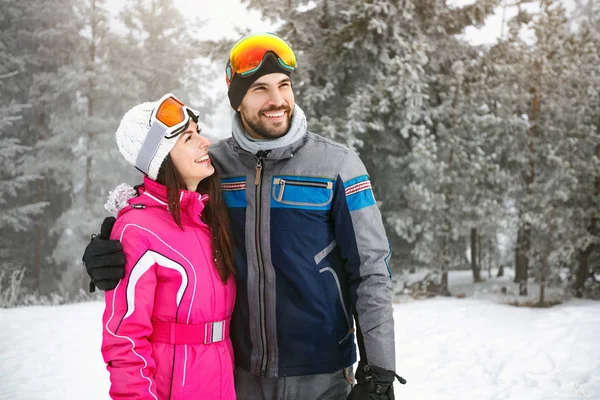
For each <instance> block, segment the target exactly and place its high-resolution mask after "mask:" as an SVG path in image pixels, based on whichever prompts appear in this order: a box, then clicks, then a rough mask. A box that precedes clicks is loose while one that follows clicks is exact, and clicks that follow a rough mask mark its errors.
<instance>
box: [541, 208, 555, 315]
mask: <svg viewBox="0 0 600 400" xmlns="http://www.w3.org/2000/svg"><path fill="white" fill-rule="evenodd" d="M553 214H554V210H553V209H550V211H549V212H548V218H547V220H548V235H547V242H546V251H545V252H544V259H543V260H542V271H541V272H542V273H541V274H540V298H539V301H538V304H539V305H543V304H544V300H545V299H544V294H545V293H544V292H545V288H546V284H547V283H548V275H549V274H550V268H549V266H548V256H549V255H550V250H551V249H552V216H553Z"/></svg>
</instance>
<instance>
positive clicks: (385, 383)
mask: <svg viewBox="0 0 600 400" xmlns="http://www.w3.org/2000/svg"><path fill="white" fill-rule="evenodd" d="M394 378H398V381H400V383H401V384H403V385H404V384H405V383H406V380H405V379H404V378H402V377H400V376H398V375H396V373H395V372H394V371H388V370H387V369H383V368H381V367H377V366H375V365H368V364H365V363H363V362H362V361H361V362H359V363H358V370H357V371H356V381H357V382H358V383H357V384H356V385H354V387H353V388H352V391H351V392H350V394H349V395H348V398H347V400H394Z"/></svg>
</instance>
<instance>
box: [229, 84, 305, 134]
mask: <svg viewBox="0 0 600 400" xmlns="http://www.w3.org/2000/svg"><path fill="white" fill-rule="evenodd" d="M293 110H294V92H293V91H292V81H291V80H290V78H289V77H288V76H287V75H285V74H281V73H274V74H267V75H264V76H261V77H260V78H258V79H257V80H256V81H255V82H254V83H253V84H252V86H250V89H248V92H246V95H245V96H244V98H243V99H242V103H241V104H240V106H239V107H238V111H239V112H240V115H241V117H242V124H243V125H244V129H245V130H246V132H248V135H250V136H251V137H252V138H254V139H277V138H279V137H281V136H283V135H285V134H286V133H287V131H288V129H290V123H291V120H292V112H293Z"/></svg>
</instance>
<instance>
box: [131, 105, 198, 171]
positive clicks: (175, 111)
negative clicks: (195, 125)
mask: <svg viewBox="0 0 600 400" xmlns="http://www.w3.org/2000/svg"><path fill="white" fill-rule="evenodd" d="M199 116H200V113H199V112H198V111H196V110H194V109H192V108H190V107H188V106H186V105H185V104H183V103H182V102H181V101H179V100H178V99H177V97H175V96H174V95H173V94H171V93H167V94H166V95H164V96H163V97H162V98H161V99H160V100H159V101H158V105H157V106H156V108H155V109H154V110H153V111H152V114H151V115H150V121H149V123H150V130H149V131H148V134H147V135H146V139H145V140H144V143H143V144H142V148H141V149H140V152H139V154H138V156H137V159H136V161H135V166H136V168H137V169H139V170H140V171H142V172H143V173H144V174H146V175H147V174H148V171H149V169H150V163H151V162H152V159H153V158H154V156H155V155H156V151H157V150H158V147H159V146H160V143H161V141H162V140H163V139H173V138H175V137H177V136H178V135H179V134H180V133H181V132H183V131H185V130H186V128H187V127H188V125H189V124H190V120H191V119H192V118H194V119H195V120H196V121H197V120H198V117H199Z"/></svg>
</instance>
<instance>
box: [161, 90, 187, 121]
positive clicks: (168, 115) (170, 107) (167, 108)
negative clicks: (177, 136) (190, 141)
mask: <svg viewBox="0 0 600 400" xmlns="http://www.w3.org/2000/svg"><path fill="white" fill-rule="evenodd" d="M183 107H184V104H183V103H182V102H180V101H179V100H177V99H176V98H175V97H168V98H166V99H165V100H163V101H162V103H161V104H160V105H159V106H158V111H157V112H156V119H157V120H159V121H160V122H162V123H163V124H165V125H166V126H168V127H169V128H171V127H173V126H175V125H177V124H180V123H182V122H183V121H185V120H186V118H187V116H186V115H185V112H184V110H183Z"/></svg>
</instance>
